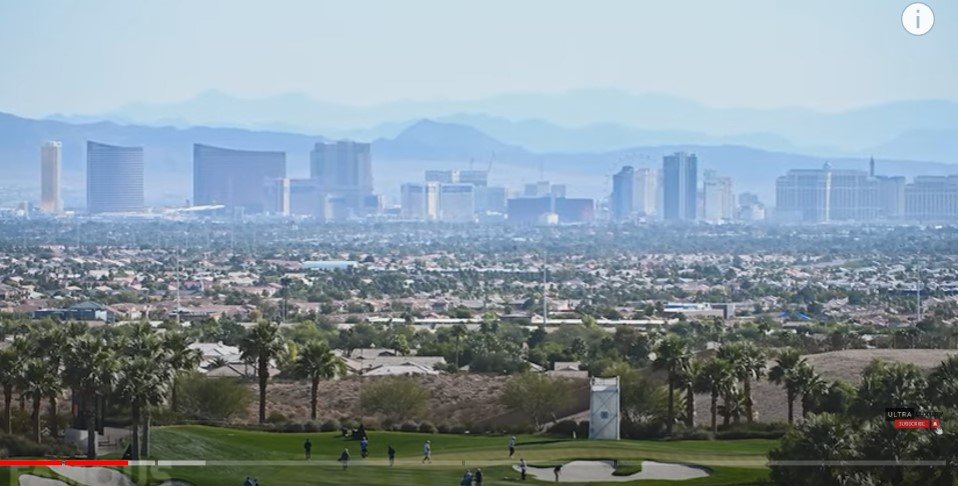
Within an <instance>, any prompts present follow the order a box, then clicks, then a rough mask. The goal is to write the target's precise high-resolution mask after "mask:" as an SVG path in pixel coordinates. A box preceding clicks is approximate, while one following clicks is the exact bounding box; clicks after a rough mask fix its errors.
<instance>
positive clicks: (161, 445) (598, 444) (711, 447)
mask: <svg viewBox="0 0 958 486" xmlns="http://www.w3.org/2000/svg"><path fill="white" fill-rule="evenodd" d="M367 436H368V438H369V442H370V446H369V449H370V456H369V458H367V459H361V458H360V457H359V456H360V454H359V443H358V441H353V440H347V439H343V438H342V437H340V436H339V434H338V433H275V432H258V431H249V430H239V429H228V428H217V427H203V426H176V427H158V428H155V429H154V431H153V436H152V454H151V459H157V460H204V461H207V462H208V465H206V466H202V467H199V466H176V467H150V468H129V469H127V470H126V472H127V473H128V474H131V475H132V476H133V477H134V479H135V480H136V482H137V483H138V484H143V485H155V484H158V483H160V482H162V481H163V480H166V479H173V478H175V479H183V480H186V481H189V482H191V483H193V484H195V485H197V486H201V485H202V486H207V485H209V486H218V485H224V486H227V485H229V486H239V485H242V484H243V480H244V479H245V478H246V477H247V476H250V477H254V478H257V479H258V480H259V484H260V485H262V486H273V485H293V484H296V485H298V484H342V485H351V486H356V485H397V486H403V485H408V486H428V485H434V484H436V485H450V486H453V485H458V484H459V481H460V479H461V478H462V474H463V472H464V471H465V469H466V468H469V469H472V470H474V469H475V468H476V467H480V468H482V470H483V474H484V477H485V481H484V484H486V485H505V484H512V485H515V484H517V483H520V482H521V481H519V474H518V472H516V471H515V470H514V469H513V468H512V466H513V465H514V464H517V463H518V461H519V458H524V459H525V460H526V462H528V463H530V464H536V463H539V464H541V463H561V462H568V461H571V460H574V459H589V458H593V459H618V460H619V461H623V462H626V463H638V462H641V461H642V460H658V461H664V462H679V463H686V464H694V465H700V466H705V467H707V468H708V469H709V470H710V472H711V475H710V476H709V477H707V478H700V479H694V480H688V481H680V482H676V481H637V482H634V483H633V484H642V485H660V484H661V485H665V484H670V485H673V486H675V485H676V484H681V485H689V486H704V485H712V486H719V485H748V484H756V483H758V482H760V481H762V480H764V479H767V477H768V469H766V468H765V467H764V464H765V460H766V459H765V454H766V452H767V451H768V450H769V449H770V448H772V447H774V446H775V445H776V444H777V441H771V440H735V441H626V440H623V441H589V440H582V439H580V440H570V439H556V438H549V437H542V436H519V437H518V450H517V453H516V455H515V456H514V457H513V458H512V459H511V460H510V459H509V454H508V449H507V445H508V440H509V438H508V436H486V435H483V436H470V435H451V434H418V433H402V432H380V431H369V433H368V434H367ZM306 438H309V439H310V440H311V442H312V444H313V448H312V460H311V461H308V462H307V461H306V460H305V459H304V453H303V442H304V441H305V440H306ZM426 440H429V441H430V442H431V443H432V459H433V464H425V465H423V464H422V463H421V459H422V446H423V443H424V442H425V441H426ZM389 445H392V446H393V447H394V448H395V449H396V451H397V455H396V463H395V465H394V466H392V467H390V466H389V465H388V463H387V460H386V448H387V446H389ZM343 448H348V449H349V451H350V454H351V456H352V458H351V460H350V464H349V468H348V469H346V470H343V469H342V467H341V466H340V465H339V464H338V463H337V462H336V460H337V459H338V458H339V455H340V453H341V452H342V450H343ZM527 483H531V484H536V483H540V484H541V482H539V481H536V480H534V479H532V478H531V476H530V478H529V480H528V481H527ZM2 484H15V483H5V482H3V483H2ZM565 484H570V483H565ZM588 484H592V485H601V484H606V483H588ZM607 484H628V483H621V482H610V483H607Z"/></svg>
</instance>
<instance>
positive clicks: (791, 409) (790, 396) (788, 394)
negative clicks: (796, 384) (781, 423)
mask: <svg viewBox="0 0 958 486" xmlns="http://www.w3.org/2000/svg"><path fill="white" fill-rule="evenodd" d="M785 396H786V398H787V399H788V423H789V425H791V424H792V423H794V418H793V417H794V416H793V415H792V413H793V412H794V410H795V393H793V392H792V390H788V389H786V390H785Z"/></svg>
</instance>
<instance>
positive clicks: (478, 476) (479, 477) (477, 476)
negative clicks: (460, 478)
mask: <svg viewBox="0 0 958 486" xmlns="http://www.w3.org/2000/svg"><path fill="white" fill-rule="evenodd" d="M472 480H473V481H475V482H476V486H482V469H479V468H476V473H475V474H473V475H472Z"/></svg>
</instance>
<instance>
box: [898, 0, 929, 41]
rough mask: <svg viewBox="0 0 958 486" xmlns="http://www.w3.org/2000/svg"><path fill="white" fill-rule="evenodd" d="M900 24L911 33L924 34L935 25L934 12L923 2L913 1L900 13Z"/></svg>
mask: <svg viewBox="0 0 958 486" xmlns="http://www.w3.org/2000/svg"><path fill="white" fill-rule="evenodd" d="M901 25H902V26H903V27H905V30H907V31H908V33H909V34H911V35H925V34H927V33H928V31H930V30H931V28H932V27H933V26H934V25H935V12H932V11H931V7H929V6H928V5H925V4H924V3H921V2H916V3H913V4H911V5H909V6H907V7H905V11H904V12H902V13H901Z"/></svg>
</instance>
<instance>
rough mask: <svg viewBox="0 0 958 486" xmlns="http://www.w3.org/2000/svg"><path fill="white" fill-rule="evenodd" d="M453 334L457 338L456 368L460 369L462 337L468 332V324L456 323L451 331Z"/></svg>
mask: <svg viewBox="0 0 958 486" xmlns="http://www.w3.org/2000/svg"><path fill="white" fill-rule="evenodd" d="M449 332H450V334H452V337H453V338H455V340H456V370H457V371H458V370H459V353H460V350H461V348H462V338H464V337H465V336H466V334H468V333H469V332H468V330H467V329H466V326H464V325H462V324H456V325H455V326H452V329H451V330H450V331H449Z"/></svg>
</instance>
